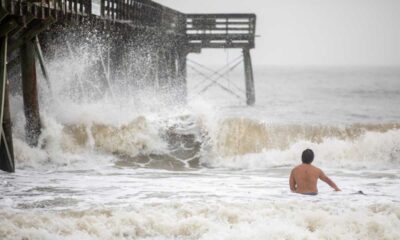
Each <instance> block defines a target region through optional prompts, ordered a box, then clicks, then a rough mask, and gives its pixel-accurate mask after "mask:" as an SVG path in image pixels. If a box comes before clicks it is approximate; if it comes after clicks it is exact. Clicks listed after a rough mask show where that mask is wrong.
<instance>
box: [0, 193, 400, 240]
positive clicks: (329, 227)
mask: <svg viewBox="0 0 400 240" xmlns="http://www.w3.org/2000/svg"><path fill="white" fill-rule="evenodd" d="M307 203H308V202H307ZM299 205H301V206H302V207H301V208H299ZM0 215H1V216H3V217H2V218H1V219H0V238H1V239H4V240H7V239H32V240H34V239H82V240H88V239H93V240H94V239H154V240H156V239H163V240H166V239H243V240H244V239H265V238H266V237H267V238H268V239H343V238H346V239H371V240H372V239H373V240H375V239H399V237H400V234H399V231H398V229H399V227H400V225H399V217H400V208H399V206H398V205H396V204H394V203H393V204H374V205H369V206H358V207H356V208H354V207H348V208H344V209H342V210H341V211H339V212H338V211H337V206H329V205H326V204H321V203H313V204H305V202H299V201H293V202H284V203H279V202H275V203H260V202H257V203H253V204H247V203H246V204H243V203H223V202H217V203H214V204H211V203H207V204H205V203H203V204H202V203H195V202H194V203H168V204H153V205H144V206H140V207H134V208H133V207H130V208H125V209H107V208H104V209H101V208H100V209H89V210H83V211H58V212H55V211H42V212H37V211H30V210H25V211H24V212H17V211H6V212H5V211H3V210H0Z"/></svg>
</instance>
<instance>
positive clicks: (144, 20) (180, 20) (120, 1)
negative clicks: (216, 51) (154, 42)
mask: <svg viewBox="0 0 400 240" xmlns="http://www.w3.org/2000/svg"><path fill="white" fill-rule="evenodd" d="M100 14H101V16H102V17H103V18H109V19H112V20H115V21H128V23H130V24H132V25H134V26H146V27H161V28H165V29H167V30H172V31H174V32H179V31H182V32H183V33H184V31H185V14H183V13H180V12H178V11H175V10H173V9H170V8H167V7H165V6H163V5H161V4H158V3H156V2H153V1H150V0H101V2H100Z"/></svg>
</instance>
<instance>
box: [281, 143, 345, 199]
mask: <svg viewBox="0 0 400 240" xmlns="http://www.w3.org/2000/svg"><path fill="white" fill-rule="evenodd" d="M301 160H302V162H303V164H301V165H299V166H297V167H295V168H294V169H293V170H292V172H291V173H290V179H289V185H290V190H291V191H292V192H295V193H301V194H306V195H317V194H318V188H317V182H318V179H321V180H322V181H324V182H326V183H327V184H328V185H329V186H331V187H332V188H333V189H335V191H340V189H339V188H338V187H337V186H336V184H335V183H334V182H333V181H332V180H331V179H330V178H329V177H328V176H326V175H325V173H324V172H323V171H322V170H321V169H319V168H317V167H314V166H312V165H311V163H312V161H313V160H314V152H313V151H312V150H311V149H306V150H304V152H303V154H302V155H301Z"/></svg>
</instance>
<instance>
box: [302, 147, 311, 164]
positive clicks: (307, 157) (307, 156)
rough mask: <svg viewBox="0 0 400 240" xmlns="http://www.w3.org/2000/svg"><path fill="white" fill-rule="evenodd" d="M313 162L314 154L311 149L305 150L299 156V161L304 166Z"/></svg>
mask: <svg viewBox="0 0 400 240" xmlns="http://www.w3.org/2000/svg"><path fill="white" fill-rule="evenodd" d="M313 160H314V152H313V151H312V150H311V149H306V150H304V151H303V154H302V155H301V161H302V162H303V163H306V164H310V163H312V161H313Z"/></svg>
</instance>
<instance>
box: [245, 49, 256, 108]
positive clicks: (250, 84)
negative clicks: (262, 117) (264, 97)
mask: <svg viewBox="0 0 400 240" xmlns="http://www.w3.org/2000/svg"><path fill="white" fill-rule="evenodd" d="M243 63H244V75H245V81H246V84H245V85H246V103H247V105H249V106H252V105H254V104H255V102H256V96H255V89H254V76H253V65H252V63H251V56H250V49H248V48H243Z"/></svg>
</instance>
